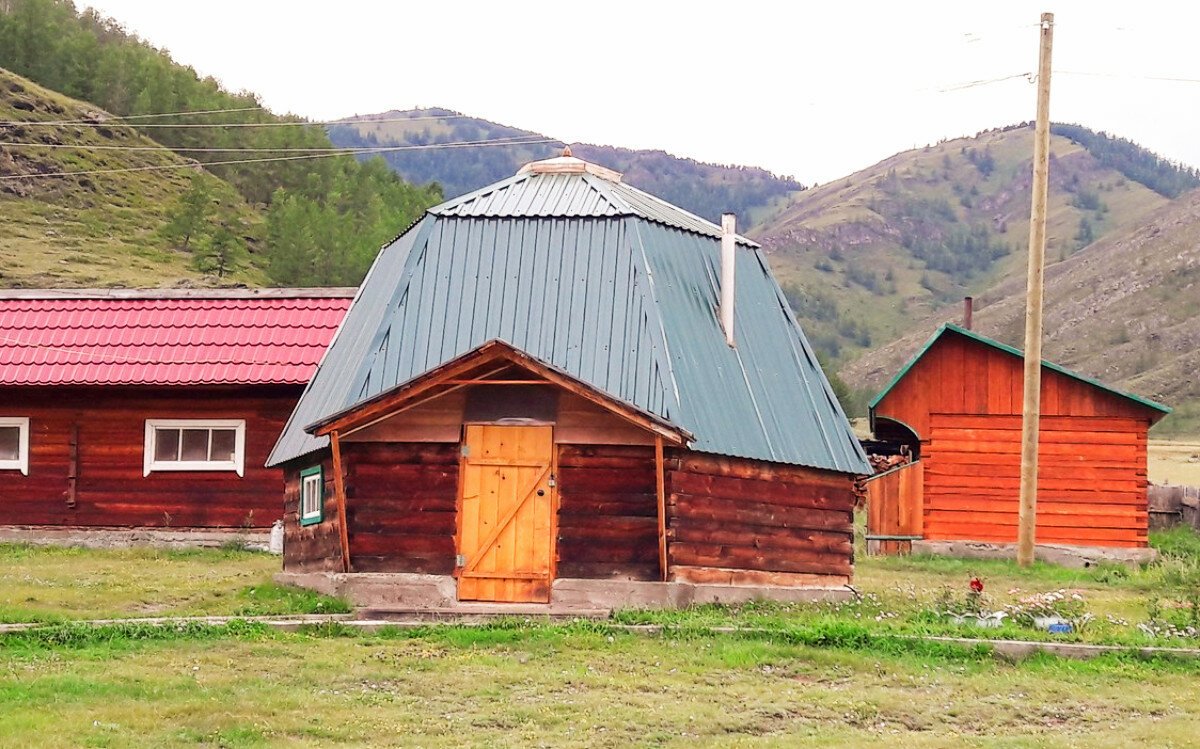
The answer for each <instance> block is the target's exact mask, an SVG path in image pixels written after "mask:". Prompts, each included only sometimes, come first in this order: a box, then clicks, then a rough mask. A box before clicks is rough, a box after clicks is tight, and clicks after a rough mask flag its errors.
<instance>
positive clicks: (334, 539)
mask: <svg viewBox="0 0 1200 749" xmlns="http://www.w3.org/2000/svg"><path fill="white" fill-rule="evenodd" d="M318 463H320V465H321V468H322V478H323V479H324V483H325V494H324V497H325V505H324V516H323V518H322V520H321V522H319V523H315V524H313V525H300V471H302V470H304V469H305V468H311V467H312V466H315V465H317V464H318ZM283 474H284V489H283V568H284V570H286V571H288V572H341V571H342V546H341V537H340V535H339V534H340V530H339V526H338V520H337V504H336V500H335V496H336V492H335V490H334V483H333V460H332V457H331V456H330V452H329V450H328V449H326V450H324V451H323V452H321V453H317V454H315V455H312V456H309V457H308V458H305V459H301V460H297V461H294V462H292V463H289V464H288V465H287V466H285V467H284V469H283Z"/></svg>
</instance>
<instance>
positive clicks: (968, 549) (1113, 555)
mask: <svg viewBox="0 0 1200 749" xmlns="http://www.w3.org/2000/svg"><path fill="white" fill-rule="evenodd" d="M912 553H913V554H914V555H920V554H926V555H935V556H947V557H962V558H965V559H1016V558H1017V545H1016V544H998V543H992V542H987V541H913V542H912ZM1034 557H1035V558H1036V559H1038V560H1039V561H1042V562H1049V563H1050V564H1058V565H1062V566H1063V567H1081V568H1082V567H1091V566H1093V565H1097V564H1124V565H1126V566H1130V567H1135V566H1138V565H1142V564H1148V563H1150V562H1153V561H1154V560H1155V559H1156V558H1157V557H1158V552H1156V551H1155V550H1154V549H1150V548H1145V549H1129V548H1120V547H1113V546H1070V545H1067V544H1038V545H1037V546H1035V547H1034Z"/></svg>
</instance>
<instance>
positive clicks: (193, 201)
mask: <svg viewBox="0 0 1200 749" xmlns="http://www.w3.org/2000/svg"><path fill="white" fill-rule="evenodd" d="M213 207H214V206H213V196H212V189H211V188H210V187H209V185H208V180H207V178H206V177H205V175H204V174H201V173H199V172H193V173H192V186H191V187H190V188H188V191H187V192H185V193H184V194H183V195H181V196H179V200H177V201H176V202H175V204H174V205H173V206H172V207H171V210H170V212H169V213H168V215H169V216H170V219H169V220H168V221H167V225H166V226H164V227H163V229H162V234H163V236H164V237H166V238H167V240H168V241H170V242H172V243H174V244H175V246H176V247H178V248H179V249H181V250H187V249H189V245H190V244H191V242H192V240H193V239H195V238H196V237H197V236H198V235H200V234H202V233H203V232H204V230H205V229H206V228H207V227H208V219H209V216H211V215H212V212H213Z"/></svg>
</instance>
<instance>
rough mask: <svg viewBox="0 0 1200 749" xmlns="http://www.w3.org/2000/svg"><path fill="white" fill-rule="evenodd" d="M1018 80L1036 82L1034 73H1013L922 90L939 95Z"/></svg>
mask: <svg viewBox="0 0 1200 749" xmlns="http://www.w3.org/2000/svg"><path fill="white" fill-rule="evenodd" d="M1017 78H1025V79H1027V80H1029V82H1030V83H1032V82H1033V80H1034V75H1033V73H1013V74H1012V75H1003V76H1000V77H999V78H984V79H981V80H978V81H964V82H962V83H952V84H950V85H948V86H941V87H938V88H934V89H928V88H927V89H920V90H922V91H936V92H937V93H939V94H946V93H950V92H951V91H963V90H965V89H968V88H976V87H978V86H990V85H991V84H993V83H1003V82H1004V81H1011V80H1014V79H1017Z"/></svg>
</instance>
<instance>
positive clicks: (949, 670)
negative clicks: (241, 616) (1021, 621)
mask: <svg viewBox="0 0 1200 749" xmlns="http://www.w3.org/2000/svg"><path fill="white" fill-rule="evenodd" d="M1198 677H1200V664H1195V663H1188V662H1182V661H1169V660H1161V661H1141V660H1136V659H1128V658H1104V659H1099V660H1096V661H1090V662H1070V661H1064V660H1060V659H1053V658H1033V659H1030V660H1027V661H1024V662H1022V663H1019V664H1007V663H1003V662H999V661H995V660H994V659H992V658H990V657H987V656H986V655H985V654H983V653H978V652H971V651H966V650H962V649H942V650H937V651H928V652H918V651H913V650H908V651H905V652H899V653H890V652H870V651H867V650H863V649H858V648H854V647H834V648H814V647H810V646H808V645H805V644H800V643H795V642H789V641H786V640H784V639H780V638H763V637H756V638H749V637H724V636H696V635H680V636H676V635H670V636H660V637H646V636H640V635H631V634H627V633H620V632H606V631H603V630H602V629H599V628H596V627H594V626H593V625H583V626H553V625H524V626H516V625H512V624H510V625H507V626H498V627H493V628H482V629H465V628H454V627H448V628H436V629H434V628H430V629H426V630H421V631H416V632H400V631H385V632H381V633H378V634H370V635H349V636H347V635H342V634H340V633H337V632H332V631H329V629H328V628H326V629H325V630H324V631H320V632H315V633H293V634H281V633H270V632H266V631H262V630H259V629H254V628H247V629H242V630H237V631H221V630H220V628H207V629H203V630H200V629H197V630H195V631H190V632H185V633H182V634H180V635H179V636H178V637H175V638H173V639H170V640H162V639H153V638H143V637H139V636H137V633H136V632H133V633H127V634H126V636H120V637H110V638H108V639H101V640H95V639H94V640H92V641H86V640H79V639H75V640H70V641H68V642H66V643H65V644H64V643H43V642H38V641H29V640H26V641H14V640H9V639H6V640H0V701H3V703H4V705H5V719H4V720H3V721H0V745H20V746H34V747H36V746H109V747H123V746H162V747H177V746H213V747H216V746H221V747H275V746H279V747H290V746H396V745H401V746H423V747H451V746H453V747H459V746H549V747H558V746H563V747H566V746H571V747H574V746H595V747H626V746H654V747H658V746H666V747H684V746H687V747H692V746H720V747H725V746H764V747H785V746H786V747H796V746H798V747H805V746H811V747H817V746H820V747H857V746H864V745H867V744H873V743H876V742H887V743H888V744H890V745H894V746H905V747H951V746H954V747H959V746H966V747H1042V746H1080V747H1085V746H1086V747H1126V746H1155V747H1169V746H1179V747H1182V746H1188V745H1190V743H1189V742H1191V741H1192V740H1193V737H1194V736H1195V735H1196V732H1197V731H1198V730H1200V715H1198V714H1197V713H1196V712H1195V711H1194V710H1193V709H1192V705H1194V704H1195V703H1196V701H1197V699H1200V678H1198Z"/></svg>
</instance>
